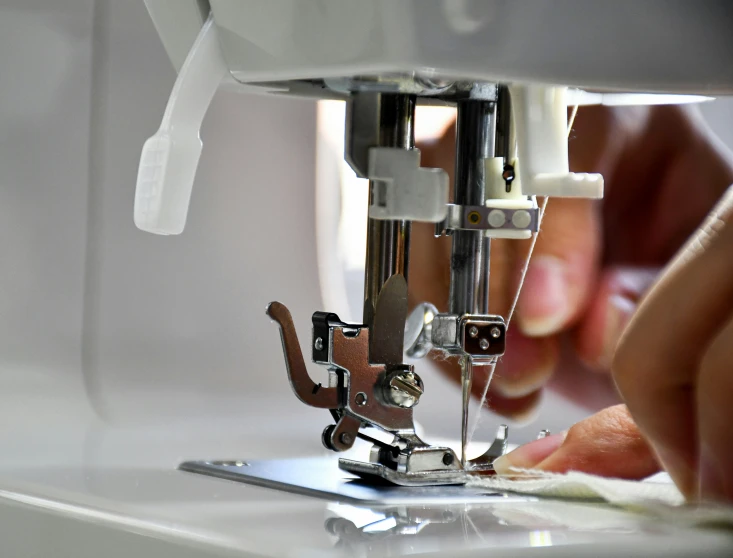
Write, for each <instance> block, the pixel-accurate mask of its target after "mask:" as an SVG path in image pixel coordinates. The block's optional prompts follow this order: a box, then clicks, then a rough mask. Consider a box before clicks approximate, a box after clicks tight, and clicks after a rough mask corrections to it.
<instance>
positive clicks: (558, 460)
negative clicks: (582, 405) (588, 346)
mask: <svg viewBox="0 0 733 558" xmlns="http://www.w3.org/2000/svg"><path fill="white" fill-rule="evenodd" d="M512 468H519V469H538V470H542V471H548V472H553V473H565V472H567V471H580V472H583V473H592V474H595V475H602V476H606V477H615V478H622V479H642V478H645V477H648V476H649V475H652V474H654V473H656V472H658V471H659V469H660V467H659V462H658V461H657V459H656V457H655V456H654V453H653V451H652V449H651V447H650V446H649V444H648V443H647V442H646V441H645V439H644V437H643V436H642V434H641V432H640V431H639V429H638V427H637V426H636V424H635V423H634V421H633V419H632V418H631V415H630V414H629V411H628V409H627V408H626V406H625V405H616V406H614V407H609V408H607V409H604V410H602V411H600V412H599V413H597V414H595V415H593V416H591V417H589V418H587V419H585V420H582V421H580V422H579V423H577V424H575V425H573V426H572V427H571V428H570V429H569V430H568V431H567V432H566V433H560V434H553V435H551V436H548V437H546V438H541V439H539V440H535V441H534V442H530V443H529V444H526V445H524V446H520V447H519V448H517V449H516V450H514V451H512V452H510V453H508V454H506V455H504V456H502V457H500V458H499V459H497V460H496V461H494V469H495V470H496V472H497V473H499V474H507V475H511V474H512Z"/></svg>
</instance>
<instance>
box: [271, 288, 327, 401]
mask: <svg viewBox="0 0 733 558" xmlns="http://www.w3.org/2000/svg"><path fill="white" fill-rule="evenodd" d="M267 315H268V316H270V318H272V319H273V320H275V322H277V324H278V326H280V338H281V339H282V344H283V352H284V353H285V364H286V367H287V369H288V379H289V380H290V385H291V386H292V387H293V391H294V392H295V395H296V396H297V397H298V399H300V400H301V401H302V402H303V403H305V404H306V405H310V406H311V407H318V408H321V409H338V408H339V395H338V389H337V388H335V387H323V386H322V385H321V384H320V383H318V384H317V383H316V382H314V381H313V380H312V379H311V377H310V375H309V374H308V369H307V368H306V367H305V361H304V360H303V353H302V351H301V350H300V343H299V342H298V334H297V333H296V332H295V326H294V325H293V318H292V316H291V315H290V311H289V310H288V309H287V307H286V306H285V305H284V304H282V303H280V302H271V303H270V304H268V306H267Z"/></svg>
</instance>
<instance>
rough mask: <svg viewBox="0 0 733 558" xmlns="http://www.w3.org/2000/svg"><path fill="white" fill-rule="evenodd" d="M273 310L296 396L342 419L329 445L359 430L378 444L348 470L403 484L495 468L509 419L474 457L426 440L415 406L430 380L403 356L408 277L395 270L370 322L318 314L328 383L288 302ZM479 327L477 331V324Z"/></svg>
mask: <svg viewBox="0 0 733 558" xmlns="http://www.w3.org/2000/svg"><path fill="white" fill-rule="evenodd" d="M267 314H268V315H269V316H270V317H271V318H272V319H273V320H274V321H275V322H276V323H277V324H278V326H279V328H280V335H281V339H282V345H283V352H284V356H285V363H286V368H287V372H288V379H289V380H290V385H291V387H292V388H293V391H294V392H295V395H296V397H297V398H298V399H300V400H301V401H302V402H303V403H305V404H307V405H309V406H312V407H318V408H322V409H327V410H329V412H330V414H331V416H332V417H333V419H334V421H335V424H331V425H329V426H327V427H326V429H325V430H324V431H323V434H322V435H321V440H322V442H323V445H324V446H325V447H326V448H327V449H330V450H332V451H335V452H343V451H347V450H349V449H351V448H352V447H353V445H354V443H355V441H356V439H357V438H361V439H364V440H367V441H370V442H372V444H373V446H372V450H371V452H370V456H369V460H368V461H366V462H364V461H356V460H352V459H341V460H340V461H339V467H340V468H341V470H343V471H347V472H349V473H353V474H356V475H358V476H360V477H362V478H364V479H367V480H375V479H379V480H380V481H386V482H389V483H392V484H395V485H400V486H427V485H454V484H464V483H465V482H466V480H467V477H468V475H469V474H487V473H492V472H493V467H492V464H493V461H494V459H495V458H496V457H498V456H499V455H502V454H503V453H504V451H505V450H506V444H507V440H506V434H507V427H506V426H502V427H500V428H499V432H498V433H497V437H496V440H495V441H494V443H493V444H492V445H491V447H490V448H489V450H488V451H487V452H486V453H484V454H483V455H481V456H479V457H478V458H476V459H474V460H470V461H465V456H464V455H462V456H461V458H459V457H458V456H457V455H456V454H455V452H454V451H453V450H452V449H450V448H448V447H434V446H430V445H429V444H426V443H425V442H423V441H422V440H421V439H420V438H419V437H418V435H417V433H416V432H415V424H414V421H413V408H414V407H415V406H416V405H417V404H418V402H419V400H420V397H421V396H422V394H423V390H424V385H423V382H422V379H421V378H420V376H418V375H417V374H416V373H415V371H414V367H413V366H412V365H408V364H405V363H403V361H402V359H403V339H404V328H405V320H406V315H407V283H406V281H405V279H404V277H402V276H401V275H393V276H392V277H391V278H390V279H389V280H388V281H387V282H386V283H385V285H384V287H383V288H382V290H381V292H380V295H379V298H378V300H377V303H376V306H375V315H374V318H373V322H372V325H371V326H369V327H367V326H365V325H359V324H348V323H345V322H343V321H341V320H340V319H339V317H338V316H337V315H336V314H333V313H327V312H316V313H314V314H313V317H312V322H313V332H312V340H311V349H312V360H313V362H315V363H316V364H320V365H322V366H324V367H325V368H326V369H327V370H328V374H329V379H328V384H327V385H326V386H324V385H322V384H321V383H317V382H316V381H314V380H313V379H312V378H311V377H310V375H309V373H308V370H307V369H306V366H305V360H304V358H303V354H302V352H301V349H300V343H299V342H298V337H297V335H296V332H295V327H294V325H293V320H292V317H291V315H290V312H289V311H288V309H287V308H286V307H285V306H284V305H283V304H281V303H279V302H273V303H271V304H270V305H269V306H268V308H267ZM395 324H396V325H395ZM473 327H474V329H477V331H478V326H475V325H474V326H473ZM486 327H487V328H489V329H488V330H487V331H488V332H489V333H487V335H491V333H490V332H491V330H492V328H493V329H495V330H496V332H497V333H495V334H494V337H493V338H494V339H501V340H503V337H504V333H503V332H504V329H503V323H499V322H496V321H494V322H491V323H490V324H487V325H486ZM463 329H465V328H463ZM467 335H468V334H467ZM364 427H373V428H376V429H378V430H381V431H382V432H386V433H389V434H391V435H392V436H393V441H392V442H391V443H386V442H381V441H379V440H376V439H374V438H371V437H370V436H367V435H366V434H364V433H363V432H361V430H362V428H364Z"/></svg>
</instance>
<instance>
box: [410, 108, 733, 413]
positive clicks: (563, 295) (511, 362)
mask: <svg viewBox="0 0 733 558" xmlns="http://www.w3.org/2000/svg"><path fill="white" fill-rule="evenodd" d="M453 135H454V130H453V129H450V130H449V131H448V132H447V133H446V134H445V135H444V136H443V137H442V138H441V139H440V141H438V142H437V143H435V144H433V145H428V146H421V147H422V150H423V157H422V159H423V165H425V166H434V167H442V168H445V169H446V170H447V171H449V172H450V173H451V174H452V171H453V151H454V147H453V145H454V140H453ZM569 146H570V166H571V169H572V170H574V171H578V172H600V173H602V174H603V175H604V176H605V179H606V197H605V199H604V200H603V201H602V202H601V203H599V202H595V201H591V200H582V199H561V198H554V199H551V200H550V201H549V204H548V209H547V212H546V215H545V217H544V220H543V223H542V231H541V233H540V235H539V238H538V240H537V244H536V248H535V251H534V255H533V257H532V261H531V262H530V266H529V270H528V272H527V277H526V280H525V283H524V287H523V290H522V293H521V296H520V299H519V304H518V307H517V311H516V316H515V319H514V321H513V325H512V327H510V328H509V333H508V340H507V354H506V355H505V356H504V357H503V358H502V359H501V360H500V361H499V364H498V366H497V370H496V374H495V376H494V379H493V381H492V384H491V390H490V394H491V395H490V399H489V401H490V405H491V407H492V409H493V410H495V411H497V412H499V413H501V414H504V415H507V416H510V417H513V418H522V417H523V416H526V415H527V413H528V412H530V411H531V410H532V409H533V408H534V407H535V406H536V405H537V403H538V402H539V399H540V390H541V388H542V387H543V386H544V385H545V383H546V382H547V381H548V380H549V378H550V376H551V374H552V372H553V370H554V369H555V368H556V367H557V366H558V363H559V358H560V357H559V355H560V351H559V347H560V345H561V343H568V344H570V345H571V347H572V349H573V350H572V351H569V352H570V355H571V359H570V361H567V362H566V361H563V363H562V366H563V367H566V366H573V367H577V366H578V363H579V362H582V363H585V364H586V365H588V366H589V367H590V368H592V369H596V370H604V371H607V370H608V369H609V363H610V361H611V359H612V356H613V353H614V349H615V347H616V344H617V341H618V339H619V336H620V335H621V332H622V331H623V329H624V327H625V326H626V324H627V322H628V320H629V318H630V317H631V315H632V313H633V312H634V310H635V308H636V306H637V304H638V301H639V299H640V297H641V295H642V294H643V293H644V291H645V290H646V289H647V287H648V286H649V285H650V284H651V282H652V281H653V280H654V278H655V277H656V275H657V272H658V269H659V268H660V267H661V266H662V265H664V264H665V263H666V262H667V261H668V260H669V258H670V257H671V256H672V255H673V254H674V253H675V252H676V251H677V249H678V248H679V247H680V246H681V244H682V243H683V242H684V240H685V239H686V238H687V237H688V236H689V235H690V234H691V233H692V232H693V231H694V229H695V228H696V227H697V226H698V225H699V223H700V222H701V221H702V219H703V218H704V216H705V215H706V214H707V212H708V211H709V209H710V208H711V207H712V206H713V204H714V203H715V201H716V200H717V199H718V198H719V197H720V195H721V193H722V192H723V191H724V189H725V188H726V187H727V185H728V184H730V183H731V182H733V170H732V168H731V165H730V164H729V162H728V160H727V159H726V154H725V150H724V149H723V148H722V147H721V146H720V144H719V142H717V141H716V140H715V139H714V138H713V136H712V134H710V132H709V131H708V130H707V128H706V126H705V125H704V123H703V122H702V119H701V117H700V116H699V114H698V112H697V111H696V109H695V108H690V107H675V106H666V107H639V108H636V107H634V108H629V107H625V108H615V109H609V108H604V107H583V108H581V109H580V110H579V112H578V116H577V118H576V120H575V124H574V128H573V132H572V133H571V135H570V142H569ZM696 185H699V186H696ZM693 188H694V191H693V190H692V189H693ZM693 193H694V195H693ZM528 248H529V241H516V240H510V241H501V240H494V241H493V242H492V251H491V292H490V295H491V296H490V306H491V311H492V312H493V313H498V314H502V315H504V316H506V314H507V312H508V310H509V307H510V305H511V302H512V300H513V298H514V296H515V292H516V288H517V281H518V276H519V270H520V269H521V267H522V265H523V263H524V261H525V258H526V254H527V250H528ZM449 258H450V240H449V239H439V240H438V239H434V238H433V237H432V227H430V226H427V225H419V224H416V225H415V228H414V229H413V241H412V253H411V278H410V299H411V302H412V303H413V304H414V303H417V302H420V301H423V300H429V301H431V302H433V303H435V304H436V305H438V307H439V309H441V310H445V302H446V301H447V297H448V284H449V264H448V262H449ZM565 353H568V351H565ZM573 361H574V362H573ZM440 364H441V366H442V367H443V369H444V370H445V371H446V372H447V373H449V374H451V375H453V376H454V377H456V378H457V377H458V370H457V367H456V366H455V364H454V363H452V362H450V361H447V362H446V361H444V362H441V363H440ZM482 374H484V375H485V374H486V368H476V369H475V371H474V375H475V381H474V389H475V390H476V392H478V393H480V392H481V391H482V389H483V386H484V384H485V381H486V379H485V376H484V377H483V378H482V377H481V375H482Z"/></svg>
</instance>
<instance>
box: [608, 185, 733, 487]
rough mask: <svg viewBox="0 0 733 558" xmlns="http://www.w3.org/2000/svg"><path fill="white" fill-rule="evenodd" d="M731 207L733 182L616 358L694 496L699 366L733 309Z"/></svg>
mask: <svg viewBox="0 0 733 558" xmlns="http://www.w3.org/2000/svg"><path fill="white" fill-rule="evenodd" d="M731 207H733V190H731V191H730V192H729V194H727V195H726V197H725V198H724V200H722V202H721V204H720V206H719V207H718V208H716V210H715V211H714V212H713V216H712V217H711V218H710V220H708V221H707V222H706V224H705V226H704V227H703V228H702V229H701V230H700V232H699V233H698V234H697V235H696V236H695V237H693V238H692V239H691V240H690V242H689V243H688V244H687V245H686V246H685V248H684V249H683V250H682V252H681V253H680V255H679V256H678V257H677V258H676V259H675V260H674V261H673V262H672V263H671V264H670V266H669V267H668V269H667V270H666V271H665V272H664V273H663V274H662V277H661V279H660V280H659V282H658V283H657V285H656V286H655V288H653V289H652V290H651V291H650V293H649V295H648V296H647V297H645V298H644V299H643V300H642V302H641V305H640V306H639V310H638V311H637V312H636V313H635V315H634V317H633V318H632V319H631V322H630V324H629V326H628V328H627V329H626V331H625V332H624V333H623V335H622V338H621V341H620V343H619V346H618V348H617V350H616V355H615V357H614V360H613V365H612V370H613V373H614V378H615V380H616V384H617V386H618V388H619V390H620V392H621V394H622V396H623V398H624V400H625V401H626V403H627V405H628V407H629V409H630V410H631V412H632V413H633V415H634V418H635V420H636V421H637V424H638V425H639V427H640V428H641V429H642V431H643V432H644V433H645V434H646V435H647V436H648V437H649V439H650V441H651V442H652V445H653V447H654V449H655V451H656V452H657V455H658V457H659V459H660V460H661V461H662V463H663V464H664V466H665V468H666V469H667V470H668V471H669V473H670V475H671V476H672V478H673V479H674V480H675V482H676V483H677V486H679V488H680V489H681V490H682V492H683V493H684V494H685V495H687V496H688V497H689V496H693V495H694V494H695V492H696V484H697V478H696V477H697V461H698V455H697V453H698V451H697V450H698V442H697V428H698V426H697V421H696V401H695V390H696V382H697V371H698V366H699V365H700V362H701V360H702V356H703V354H704V350H705V347H707V345H708V344H709V342H710V340H711V339H713V338H714V337H715V335H716V334H717V332H718V331H720V329H721V328H722V327H723V325H724V323H725V322H726V321H727V319H728V317H729V316H730V314H731V311H733V259H732V258H730V253H731V250H732V249H733V227H730V226H725V223H726V222H729V221H730V214H731Z"/></svg>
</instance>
